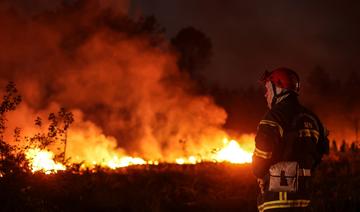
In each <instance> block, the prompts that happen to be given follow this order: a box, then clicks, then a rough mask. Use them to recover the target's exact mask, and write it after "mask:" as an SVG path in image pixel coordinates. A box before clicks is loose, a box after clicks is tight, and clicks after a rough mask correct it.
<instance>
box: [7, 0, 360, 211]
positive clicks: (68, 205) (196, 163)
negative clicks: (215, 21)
mask: <svg viewBox="0 0 360 212" xmlns="http://www.w3.org/2000/svg"><path fill="white" fill-rule="evenodd" d="M16 2H18V1H16ZM16 2H15V1H2V2H1V3H0V26H1V27H2V30H3V32H6V33H0V45H1V46H2V48H3V49H4V51H2V52H0V76H1V78H0V85H1V86H3V87H5V88H6V89H5V91H4V96H3V99H2V102H1V105H0V198H1V199H2V200H4V201H3V204H2V205H1V206H0V208H1V209H0V210H4V211H14V210H19V211H23V210H37V211H39V210H45V211H47V210H50V211H63V210H64V211H69V210H79V211H80V210H99V211H110V210H118V211H119V210H123V211H143V209H144V207H146V208H149V210H152V211H209V210H208V209H214V210H224V209H227V208H229V210H231V209H234V210H237V211H239V210H243V211H253V210H255V209H256V200H255V191H256V184H255V182H256V181H255V179H254V177H253V175H252V173H251V169H250V164H249V163H251V159H252V152H253V150H254V135H253V134H239V133H237V134H234V133H231V134H230V133H229V132H228V131H227V130H225V129H224V124H226V119H227V113H226V112H225V110H224V108H222V107H220V106H218V105H217V104H216V103H215V100H214V99H213V97H211V96H210V95H207V92H205V91H203V88H202V85H201V77H200V76H198V75H197V74H196V73H195V72H196V70H195V69H196V68H198V67H202V66H204V65H205V64H206V63H207V62H208V59H209V58H206V57H208V56H209V55H210V52H209V51H210V49H211V43H210V41H209V40H208V38H206V37H204V36H203V35H201V33H199V32H197V31H196V30H194V29H193V28H188V29H187V30H184V31H182V33H184V34H181V36H179V37H178V39H177V40H176V39H173V40H172V41H171V43H170V42H169V41H168V40H167V39H166V38H165V37H164V34H163V29H162V28H161V27H160V26H159V25H158V24H157V22H156V20H155V19H154V17H135V18H130V17H129V16H128V15H127V14H126V11H127V10H128V8H127V7H128V1H99V0H78V1H59V2H61V3H60V4H59V5H57V6H56V8H50V9H49V8H48V9H47V10H45V12H44V11H43V10H39V11H40V12H39V11H37V10H34V11H30V12H29V11H27V10H26V8H23V7H16V6H18V5H17V4H19V3H16ZM114 4H116V5H114ZM187 33H195V35H196V39H199V40H203V41H204V42H203V43H202V46H203V47H204V49H201V51H200V50H199V49H196V48H194V45H193V44H192V43H191V42H190V44H191V45H188V44H186V39H185V38H186V37H187V36H188V35H187ZM183 39H185V41H184V40H183ZM184 42H185V44H184ZM196 43H198V42H196ZM200 43H201V42H200ZM189 48H191V49H189ZM201 48H202V47H201ZM179 52H180V53H179ZM179 54H180V55H179ZM181 54H188V55H181ZM191 54H194V55H191ZM204 55H205V56H204ZM194 58H195V59H194ZM196 58H198V59H196ZM197 60H198V61H199V64H196V63H197V62H196V61H197ZM187 69H189V70H187ZM194 78H195V80H194ZM8 82H11V83H8ZM12 82H16V86H15V83H12ZM7 83H8V84H7ZM253 92H254V91H253ZM20 94H21V95H20ZM217 95H221V96H225V95H222V93H221V92H219V93H218V94H217ZM245 96H246V95H245ZM231 99H232V98H231ZM218 100H219V99H218ZM241 103H243V102H241ZM236 106H237V105H236ZM253 107H254V106H253V104H250V103H248V105H247V108H252V109H253ZM249 126H250V125H249ZM249 126H245V125H244V126H243V127H244V128H245V127H247V129H248V128H249ZM335 147H336V144H335ZM354 149H356V148H354ZM344 155H345V154H344V152H336V153H334V154H331V155H330V156H329V157H328V158H327V159H329V160H327V161H326V163H325V165H324V166H323V167H321V170H320V172H319V173H320V177H318V178H316V180H317V181H316V182H315V186H317V187H318V188H320V187H322V186H323V185H324V184H322V183H323V178H322V177H321V176H322V174H323V175H324V174H329V173H330V174H332V175H334V170H337V169H339V170H340V172H339V173H336V174H335V175H334V176H336V177H343V178H345V176H347V175H349V174H352V175H356V174H358V173H359V169H358V166H356V165H355V166H354V167H352V168H349V169H347V168H346V169H345V168H343V167H342V166H341V164H343V163H345V164H348V165H347V167H351V165H349V164H357V161H359V160H358V154H357V153H356V154H355V153H354V155H353V157H352V156H351V158H355V159H354V160H350V162H349V160H347V159H348V158H347V157H344ZM334 158H335V160H334ZM344 158H345V159H344ZM330 159H331V160H330ZM344 161H346V162H344ZM234 164H241V165H234ZM339 164H340V165H339ZM356 176H358V175H356ZM326 180H327V181H331V179H329V178H326ZM358 182H359V180H357V179H353V182H352V184H351V185H356V183H358ZM335 184H336V183H335ZM336 185H337V186H338V187H341V185H340V184H336ZM350 187H351V186H350ZM346 188H347V187H346ZM341 189H343V190H342V191H344V192H343V193H342V194H343V196H341V195H340V197H339V198H340V199H341V201H340V204H339V205H335V206H334V205H329V204H327V203H328V202H331V201H328V202H324V201H322V200H321V198H315V197H316V195H321V196H322V197H327V198H328V199H330V200H333V199H336V198H337V197H338V196H334V194H338V193H337V191H336V190H335V191H334V190H331V189H330V190H326V189H325V191H326V192H325V193H321V194H319V193H316V194H314V199H315V202H316V203H317V209H318V211H327V210H328V209H329V208H331V207H333V206H334V208H338V209H339V210H340V211H341V210H343V209H349V208H350V210H351V209H353V208H356V207H357V208H358V205H357V204H355V203H356V202H359V201H358V196H359V195H356V191H353V190H352V191H351V192H347V190H346V189H344V188H343V187H341ZM339 193H340V192H339ZM348 197H351V198H354V199H355V200H354V201H353V200H348V199H347V198H348ZM348 202H350V203H353V205H349V204H347V203H348ZM354 202H355V203H354ZM344 205H347V206H349V207H348V208H346V207H343V206H344Z"/></svg>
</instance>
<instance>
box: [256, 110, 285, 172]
mask: <svg viewBox="0 0 360 212" xmlns="http://www.w3.org/2000/svg"><path fill="white" fill-rule="evenodd" d="M282 135H283V128H282V126H281V125H280V123H279V120H278V119H276V118H275V116H274V115H273V114H272V113H271V111H270V112H269V113H268V114H266V115H265V117H264V118H263V119H262V120H261V121H260V123H259V125H258V130H257V133H256V137H255V150H254V153H253V162H252V169H253V173H254V175H255V176H256V177H257V178H263V177H264V175H265V174H266V173H267V172H268V170H269V167H270V165H271V164H272V162H273V153H274V149H275V145H276V144H278V143H279V141H280V139H281V137H282Z"/></svg>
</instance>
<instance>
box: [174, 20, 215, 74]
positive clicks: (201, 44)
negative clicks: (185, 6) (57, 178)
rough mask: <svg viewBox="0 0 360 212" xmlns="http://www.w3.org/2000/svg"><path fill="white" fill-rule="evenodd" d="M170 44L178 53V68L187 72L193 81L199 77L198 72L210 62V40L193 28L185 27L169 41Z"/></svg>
mask: <svg viewBox="0 0 360 212" xmlns="http://www.w3.org/2000/svg"><path fill="white" fill-rule="evenodd" d="M171 43H172V45H173V46H174V47H175V49H176V50H177V51H178V52H179V53H180V56H179V60H178V66H179V68H180V69H181V70H186V71H188V72H189V73H190V76H191V77H192V78H194V79H198V77H201V76H200V74H199V70H200V69H203V68H204V66H205V65H207V64H208V63H209V62H210V58H211V55H212V44H211V40H210V38H209V37H207V36H206V35H205V34H204V33H203V32H201V31H199V30H197V29H195V28H194V27H186V28H183V29H181V30H180V31H179V32H178V33H177V35H176V36H175V37H174V38H172V39H171Z"/></svg>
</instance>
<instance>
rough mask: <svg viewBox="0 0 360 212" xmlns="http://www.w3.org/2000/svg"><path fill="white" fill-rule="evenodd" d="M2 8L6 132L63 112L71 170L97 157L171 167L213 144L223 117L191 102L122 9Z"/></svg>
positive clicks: (205, 102) (166, 55) (158, 48)
mask: <svg viewBox="0 0 360 212" xmlns="http://www.w3.org/2000/svg"><path fill="white" fill-rule="evenodd" d="M10 2H11V1H5V3H2V4H0V7H1V11H2V12H1V14H0V25H1V26H2V31H3V33H1V34H0V46H2V47H3V49H2V51H1V53H0V76H1V79H2V82H1V85H4V83H5V82H6V81H8V80H13V81H14V82H15V83H16V84H17V87H18V89H19V91H20V93H21V95H22V96H23V100H24V102H23V103H22V105H21V106H20V108H19V109H17V110H16V111H15V112H12V113H11V114H9V116H8V120H9V122H10V123H9V126H10V127H9V128H8V129H9V130H11V128H12V127H15V126H19V127H21V128H23V129H24V130H23V132H24V134H26V133H28V132H32V131H33V130H34V129H32V128H31V127H27V126H29V125H33V120H34V119H35V118H36V116H37V115H38V114H40V116H42V117H43V118H45V119H46V117H47V116H46V114H48V113H49V112H56V111H57V110H58V108H59V107H66V108H69V109H71V110H72V111H73V113H74V115H75V123H74V124H73V126H72V127H71V129H70V131H69V134H68V143H69V148H68V149H69V151H68V152H67V153H66V154H69V155H68V156H69V157H71V158H73V159H74V160H75V158H79V160H84V159H86V160H88V158H94V157H96V155H102V154H103V153H101V152H102V151H105V150H108V151H105V152H107V153H106V154H110V153H111V151H112V152H114V154H115V153H119V154H125V152H127V153H130V154H133V155H141V156H142V157H145V158H163V159H169V158H174V157H177V156H181V155H191V154H197V153H199V154H206V153H208V152H210V151H211V150H212V149H211V148H213V147H214V145H216V144H218V142H220V143H221V141H222V138H223V137H224V136H225V133H224V131H223V130H221V126H222V125H223V124H224V123H225V119H226V113H225V111H224V110H223V109H222V108H219V107H218V106H216V105H215V104H214V102H213V100H212V98H210V97H208V96H196V95H195V94H193V93H192V92H191V88H192V82H191V81H190V80H189V78H188V76H186V75H185V74H184V73H180V72H179V70H178V68H177V66H176V60H177V58H176V57H175V56H174V54H173V53H172V52H171V51H170V50H169V49H170V48H168V46H167V45H168V44H167V41H166V40H164V38H162V36H161V34H158V33H156V29H154V28H151V27H152V26H150V28H149V26H147V25H146V24H145V23H146V22H141V21H134V20H131V19H129V18H128V17H127V16H126V14H125V12H126V11H127V7H128V2H127V1H100V0H90V1H81V0H79V1H65V0H64V1H56V2H57V3H54V4H50V5H48V7H46V8H45V9H44V8H42V9H39V8H38V7H37V6H36V5H37V4H35V6H34V7H32V10H30V9H28V8H27V7H25V6H26V4H22V3H20V2H17V1H16V3H10ZM35 2H38V3H39V5H41V4H40V3H41V2H42V1H35ZM14 4H16V5H18V4H20V5H23V7H20V8H27V9H26V10H24V9H13V8H14ZM114 4H116V5H117V6H116V7H114ZM24 5H25V6H24ZM49 8H50V9H49ZM8 133H9V134H11V132H10V131H9V132H8ZM110 150H111V151H110ZM109 152H110V153H109Z"/></svg>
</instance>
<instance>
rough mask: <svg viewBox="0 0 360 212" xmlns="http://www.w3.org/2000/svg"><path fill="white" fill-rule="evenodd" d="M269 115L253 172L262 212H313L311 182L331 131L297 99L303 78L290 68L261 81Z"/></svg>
mask: <svg viewBox="0 0 360 212" xmlns="http://www.w3.org/2000/svg"><path fill="white" fill-rule="evenodd" d="M260 81H261V83H263V85H264V86H265V89H266V93H265V98H266V101H267V104H268V108H269V111H268V112H267V113H266V114H265V116H264V117H263V119H262V120H261V121H260V123H259V125H258V129H257V134H256V137H255V150H254V154H253V163H252V168H253V172H254V175H255V176H256V177H257V181H258V184H259V195H258V210H259V211H308V210H310V208H309V206H310V188H309V187H310V183H311V182H310V179H311V176H312V175H313V174H314V170H315V168H316V166H317V165H318V164H319V162H320V161H321V157H322V155H323V154H325V153H326V150H327V149H328V148H327V147H326V145H328V140H327V135H328V133H327V131H326V129H325V128H324V126H323V125H322V123H321V122H320V120H319V119H318V117H317V116H316V115H315V114H314V113H312V112H311V111H310V110H308V109H306V108H305V107H304V106H302V105H301V104H300V103H299V101H298V94H299V90H300V79H299V76H298V74H297V73H296V72H294V71H293V70H291V69H288V68H277V69H275V70H273V71H271V72H268V71H266V72H265V73H264V75H263V77H262V78H261V80H260Z"/></svg>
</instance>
